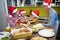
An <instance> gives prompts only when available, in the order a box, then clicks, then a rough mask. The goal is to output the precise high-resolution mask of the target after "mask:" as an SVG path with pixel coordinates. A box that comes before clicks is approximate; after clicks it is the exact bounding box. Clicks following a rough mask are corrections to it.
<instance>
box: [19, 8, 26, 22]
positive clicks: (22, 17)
mask: <svg viewBox="0 0 60 40" xmlns="http://www.w3.org/2000/svg"><path fill="white" fill-rule="evenodd" d="M25 13H26V11H25V10H24V9H20V10H19V15H21V16H20V22H22V23H25V22H27V17H26V16H25Z"/></svg>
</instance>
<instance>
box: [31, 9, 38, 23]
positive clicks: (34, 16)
mask: <svg viewBox="0 0 60 40" xmlns="http://www.w3.org/2000/svg"><path fill="white" fill-rule="evenodd" d="M38 18H39V10H34V11H33V12H32V13H31V14H30V20H32V21H33V22H35V23H37V22H38Z"/></svg>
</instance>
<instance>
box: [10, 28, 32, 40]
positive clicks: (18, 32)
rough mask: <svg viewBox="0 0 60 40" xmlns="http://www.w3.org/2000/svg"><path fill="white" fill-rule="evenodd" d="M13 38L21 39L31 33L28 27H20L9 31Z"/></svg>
mask: <svg viewBox="0 0 60 40" xmlns="http://www.w3.org/2000/svg"><path fill="white" fill-rule="evenodd" d="M11 34H12V35H13V38H14V39H21V38H25V37H28V36H31V35H32V30H31V29H30V28H20V29H15V30H12V31H11Z"/></svg>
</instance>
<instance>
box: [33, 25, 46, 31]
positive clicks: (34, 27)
mask: <svg viewBox="0 0 60 40" xmlns="http://www.w3.org/2000/svg"><path fill="white" fill-rule="evenodd" d="M43 28H45V27H44V26H43V25H42V24H36V25H34V26H33V27H32V29H34V31H36V32H37V31H39V29H43Z"/></svg>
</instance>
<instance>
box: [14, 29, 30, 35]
mask: <svg viewBox="0 0 60 40" xmlns="http://www.w3.org/2000/svg"><path fill="white" fill-rule="evenodd" d="M28 32H30V30H28V29H27V28H21V29H20V30H19V31H17V32H14V34H15V35H18V34H25V33H28Z"/></svg>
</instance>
